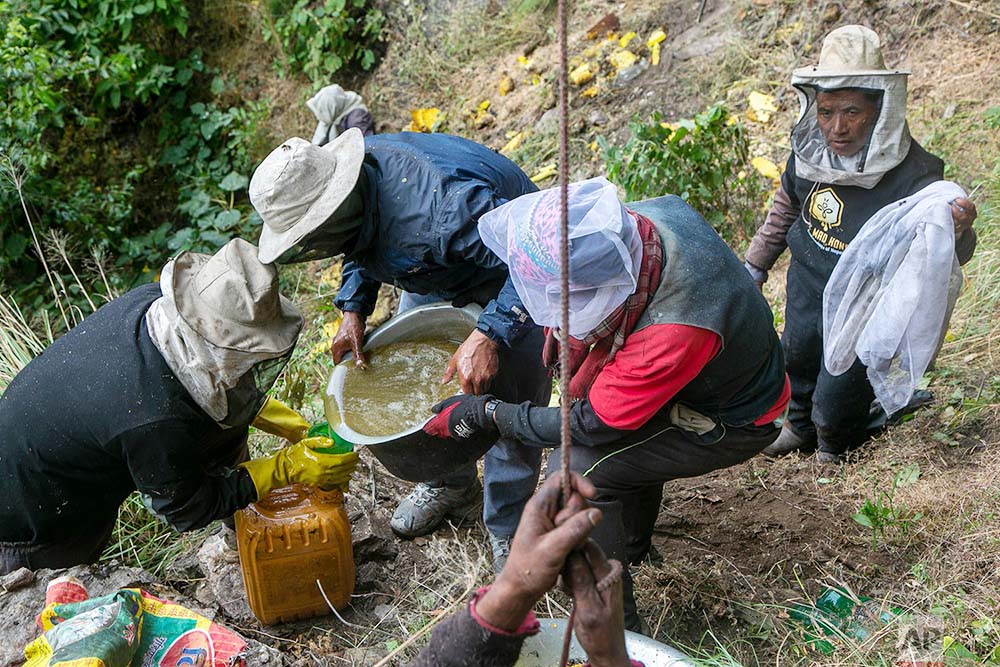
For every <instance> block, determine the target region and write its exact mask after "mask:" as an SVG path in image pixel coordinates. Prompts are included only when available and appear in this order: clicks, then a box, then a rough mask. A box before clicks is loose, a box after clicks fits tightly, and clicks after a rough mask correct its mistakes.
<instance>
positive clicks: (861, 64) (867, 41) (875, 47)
mask: <svg viewBox="0 0 1000 667" xmlns="http://www.w3.org/2000/svg"><path fill="white" fill-rule="evenodd" d="M793 74H794V75H795V76H808V77H824V76H829V77H842V76H884V75H886V74H909V72H906V71H903V70H889V69H886V66H885V60H884V59H883V58H882V40H881V39H879V36H878V33H877V32H875V31H874V30H872V29H870V28H866V27H864V26H863V25H845V26H842V27H840V28H837V29H836V30H833V31H832V32H830V34H828V35H827V36H826V37H825V38H824V39H823V48H822V49H820V52H819V63H818V64H816V65H812V66H810V67H800V68H798V69H796V70H795V71H794V72H793Z"/></svg>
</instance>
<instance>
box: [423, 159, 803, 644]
mask: <svg viewBox="0 0 1000 667" xmlns="http://www.w3.org/2000/svg"><path fill="white" fill-rule="evenodd" d="M568 206H569V214H568V219H569V246H570V247H569V281H570V285H569V295H568V298H569V321H570V324H569V332H568V333H569V337H565V336H559V335H557V332H556V331H555V329H554V327H556V326H557V325H558V323H559V318H560V279H559V274H560V272H559V247H558V243H559V236H560V235H559V231H558V227H559V217H560V216H559V191H558V189H552V190H546V191H543V192H539V193H534V194H528V195H523V196H521V197H518V198H517V199H515V200H513V201H511V202H509V203H507V204H504V205H503V206H500V207H498V208H496V209H495V210H494V211H492V212H489V213H486V214H485V215H483V217H482V218H481V219H480V222H479V233H480V235H481V236H482V238H483V242H484V243H486V245H487V246H488V247H489V248H490V249H491V250H492V251H493V252H494V253H496V254H497V256H498V257H500V258H501V259H502V260H504V261H505V262H506V263H507V265H508V267H509V269H510V276H511V280H512V282H513V284H514V286H515V288H516V289H517V293H518V295H519V296H520V297H521V300H522V301H523V303H524V305H525V307H526V308H527V309H528V311H529V313H530V314H531V317H532V319H533V320H534V321H535V322H537V323H539V324H540V325H542V326H545V327H549V329H548V333H547V339H546V344H545V353H544V356H545V361H546V363H547V364H549V365H553V364H554V363H555V361H556V360H557V359H558V348H559V345H560V344H562V342H566V343H568V344H569V345H570V348H571V350H570V359H571V369H570V372H571V379H570V384H569V388H570V392H569V396H563V397H562V400H570V401H573V406H572V409H571V412H570V429H571V438H572V443H573V445H572V451H571V452H570V462H571V463H570V465H571V468H572V469H573V470H575V471H578V472H579V473H581V474H585V475H586V477H587V478H588V479H589V480H590V481H591V482H593V484H594V486H595V487H596V497H595V501H594V505H595V506H596V507H599V508H600V509H601V510H602V511H603V512H604V520H603V521H602V522H601V524H600V525H599V526H598V527H597V528H596V529H595V531H594V534H593V537H594V539H595V540H596V541H597V542H598V544H599V545H600V546H601V547H602V548H603V549H604V551H605V553H607V555H608V556H609V557H610V558H615V559H618V560H619V561H621V562H622V563H627V562H632V563H636V562H639V561H641V560H642V559H643V558H645V557H646V555H647V553H648V551H649V548H650V540H651V537H652V533H653V526H654V524H655V522H656V517H657V514H658V512H659V508H660V498H661V495H662V491H663V483H664V482H666V481H668V480H671V479H677V478H680V477H692V476H696V475H701V474H704V473H707V472H710V471H712V470H717V469H719V468H724V467H727V466H731V465H735V464H737V463H740V462H742V461H745V460H747V459H749V458H750V457H752V456H753V455H755V454H757V453H758V452H760V451H761V450H762V449H763V448H764V447H766V446H767V445H768V444H770V443H771V442H772V441H773V440H774V438H775V436H776V435H777V432H778V429H777V427H776V426H775V425H774V420H775V418H777V417H779V416H780V415H781V413H782V411H783V410H784V409H785V405H786V404H787V402H788V388H787V381H786V378H785V369H784V361H783V359H782V354H781V347H780V345H779V344H778V339H777V335H776V334H775V332H774V327H773V326H772V316H771V310H770V308H769V307H768V305H767V303H766V302H765V301H764V299H763V297H761V295H760V292H759V291H758V290H757V289H756V287H755V286H754V283H753V281H752V280H750V278H749V277H748V276H747V274H746V271H744V270H743V268H742V267H741V266H740V263H739V260H737V259H736V256H735V255H734V254H733V252H732V251H731V250H730V249H729V248H728V247H727V246H726V244H725V243H724V242H723V241H722V239H721V238H719V236H718V234H716V233H715V231H714V230H713V229H712V228H711V227H710V226H709V225H708V224H707V223H706V222H705V221H704V219H703V218H702V217H701V216H700V215H698V214H697V213H696V212H695V211H694V210H693V209H692V208H691V207H690V206H688V205H687V204H686V203H685V202H684V201H683V200H682V199H680V198H679V197H674V196H666V197H659V198H656V199H649V200H645V201H641V202H634V203H630V204H622V202H621V201H619V199H618V194H617V191H616V189H615V186H614V185H612V184H611V183H609V182H608V181H607V180H605V179H603V178H593V179H590V180H587V181H583V182H580V183H576V184H572V185H570V186H569V199H568ZM434 411H435V412H436V416H435V417H434V418H433V419H432V420H431V421H429V422H428V423H427V425H426V426H425V427H424V428H425V430H426V431H428V432H429V433H431V434H432V435H436V436H439V437H452V438H455V439H457V440H462V439H465V438H468V437H470V436H471V435H473V434H475V433H478V432H481V431H495V432H498V433H499V434H500V436H501V437H504V438H509V439H512V440H516V441H518V442H521V443H524V444H526V445H528V446H531V447H539V448H544V447H558V446H559V443H560V417H559V409H558V408H555V407H547V406H545V405H533V404H532V403H530V402H524V403H520V404H515V403H506V402H502V401H499V400H497V399H496V398H494V397H493V396H490V395H486V396H469V395H458V396H453V397H451V398H449V399H447V400H445V401H443V402H442V403H440V404H438V405H437V406H435V407H434ZM559 458H560V457H559V455H558V454H556V455H553V456H550V457H549V466H550V471H552V470H557V469H558V460H559ZM623 583H624V597H625V622H626V627H628V628H629V629H632V630H640V629H642V625H641V621H640V619H639V616H638V614H637V612H636V607H635V600H634V598H633V595H632V584H631V579H630V577H629V576H628V573H627V572H626V573H625V576H624V580H623Z"/></svg>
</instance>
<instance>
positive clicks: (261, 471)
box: [240, 438, 358, 500]
mask: <svg viewBox="0 0 1000 667" xmlns="http://www.w3.org/2000/svg"><path fill="white" fill-rule="evenodd" d="M333 446H334V444H333V440H330V438H306V439H305V440H302V441H300V442H297V443H296V444H294V445H290V446H288V447H285V448H284V449H282V450H281V451H280V452H278V453H277V454H273V455H271V456H265V457H264V458H260V459H254V460H252V461H247V462H246V463H241V464H240V466H241V467H243V468H246V469H247V472H249V473H250V478H251V479H252V480H253V485H254V487H256V489H257V499H258V500H260V499H261V498H263V497H264V496H266V495H267V494H268V493H270V492H271V490H272V489H278V488H281V487H282V486H288V485H289V484H308V485H309V486H318V487H319V488H321V489H324V490H330V489H334V488H336V489H340V490H342V491H346V490H347V484H348V482H350V481H351V474H352V473H353V472H354V469H355V468H356V467H357V466H358V454H357V452H348V453H347V454H324V453H322V452H317V451H316V450H317V449H325V448H329V447H333Z"/></svg>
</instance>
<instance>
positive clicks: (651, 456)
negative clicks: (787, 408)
mask: <svg viewBox="0 0 1000 667" xmlns="http://www.w3.org/2000/svg"><path fill="white" fill-rule="evenodd" d="M667 413H668V410H661V411H660V413H658V414H657V415H655V416H654V417H653V419H651V420H650V421H649V422H647V423H646V424H645V425H643V427H642V428H640V429H638V430H637V431H633V432H631V433H630V434H629V435H628V436H626V437H625V438H623V439H621V440H618V441H616V442H614V443H611V444H608V445H604V446H601V447H583V446H579V445H574V446H573V447H572V448H571V449H570V468H571V469H572V470H573V471H575V472H578V473H580V474H582V475H584V476H586V477H587V478H588V479H589V480H590V481H591V482H593V483H594V486H595V487H597V496H596V497H595V499H594V502H593V505H594V506H595V507H597V508H599V509H600V510H601V511H602V512H603V513H604V517H603V519H602V520H601V522H600V523H599V524H598V525H597V528H595V529H594V532H593V533H592V534H591V537H592V538H593V539H594V541H596V542H597V543H598V544H599V545H600V546H601V548H603V549H604V553H605V554H606V555H607V556H608V558H615V559H617V560H619V561H621V562H622V564H627V563H629V562H637V561H638V560H640V559H641V558H642V557H643V556H645V554H646V552H647V551H648V550H649V545H650V541H651V540H652V536H653V528H654V526H655V524H656V518H657V515H658V514H659V510H660V500H661V497H662V492H663V483H664V482H667V481H670V480H672V479H680V478H684V477H697V476H698V475H704V474H705V473H708V472H712V471H713V470H719V469H721V468H728V467H729V466H733V465H736V464H738V463H742V462H744V461H746V460H747V459H749V458H751V457H753V456H754V455H755V454H757V453H759V452H760V451H761V450H762V449H764V448H765V447H767V446H768V445H769V444H771V443H772V442H773V441H774V439H775V438H776V437H777V435H778V429H777V427H775V426H773V425H771V424H768V425H767V426H746V427H742V428H734V427H727V426H724V425H718V426H716V428H715V429H714V430H712V431H710V432H708V433H706V434H704V435H698V434H696V433H693V432H691V431H686V430H683V429H681V428H679V427H677V426H675V425H674V424H672V423H671V422H670V420H669V417H668V414H667ZM560 458H561V457H560V451H559V450H558V449H556V450H554V451H553V452H552V455H551V456H550V457H549V474H552V473H553V472H555V471H557V470H559V467H560V465H561V464H560ZM622 584H623V587H624V604H625V625H626V627H627V628H628V629H629V630H635V631H638V630H639V626H640V621H639V615H638V612H637V610H636V605H635V596H634V593H633V590H632V577H631V576H630V575H629V573H628V568H627V567H626V568H624V571H623V573H622Z"/></svg>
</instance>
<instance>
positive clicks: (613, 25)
mask: <svg viewBox="0 0 1000 667" xmlns="http://www.w3.org/2000/svg"><path fill="white" fill-rule="evenodd" d="M621 28H622V24H621V21H619V20H618V15H617V14H615V13H614V12H611V13H610V14H605V15H604V17H603V18H602V19H601V20H600V21H598V22H597V23H595V24H594V25H593V26H591V28H590V30H588V31H587V39H604V38H605V37H606V36H607V34H608V33H609V32H618V31H619V30H621Z"/></svg>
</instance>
